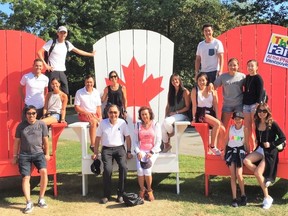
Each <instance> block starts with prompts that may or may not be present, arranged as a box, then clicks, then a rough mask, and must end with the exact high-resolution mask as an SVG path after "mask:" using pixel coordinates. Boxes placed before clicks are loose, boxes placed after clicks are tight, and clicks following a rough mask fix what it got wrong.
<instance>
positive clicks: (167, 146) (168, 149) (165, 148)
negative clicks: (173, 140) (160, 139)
mask: <svg viewBox="0 0 288 216" xmlns="http://www.w3.org/2000/svg"><path fill="white" fill-rule="evenodd" d="M171 148H172V146H171V145H170V144H169V143H166V144H164V149H163V150H162V153H167V152H169V151H170V150H171Z"/></svg>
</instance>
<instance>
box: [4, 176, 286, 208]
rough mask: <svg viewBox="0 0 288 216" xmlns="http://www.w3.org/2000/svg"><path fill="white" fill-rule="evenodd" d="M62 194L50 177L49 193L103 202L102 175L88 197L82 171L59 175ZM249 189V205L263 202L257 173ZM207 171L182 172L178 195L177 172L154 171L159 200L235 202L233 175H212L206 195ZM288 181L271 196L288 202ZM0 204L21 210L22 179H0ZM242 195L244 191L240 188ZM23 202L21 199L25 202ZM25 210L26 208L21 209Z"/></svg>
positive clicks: (34, 183) (133, 182) (130, 181)
mask: <svg viewBox="0 0 288 216" xmlns="http://www.w3.org/2000/svg"><path fill="white" fill-rule="evenodd" d="M57 180H58V197H55V198H54V197H53V196H54V194H53V179H52V177H51V176H49V184H48V188H47V192H46V196H49V197H51V198H53V199H55V200H59V201H63V202H99V201H100V199H101V198H102V195H103V183H102V176H97V177H96V176H94V175H89V176H88V182H89V188H88V194H87V196H82V176H81V173H66V172H61V173H58V174H57ZM244 180H245V190H246V194H247V197H248V202H249V206H251V207H255V206H258V205H259V204H260V203H262V201H263V194H262V190H261V188H260V186H258V184H257V181H256V179H255V178H254V177H253V176H245V177H244ZM117 182H118V173H117V172H115V173H113V178H112V197H113V199H116V187H117ZM126 185H127V186H126V191H127V192H134V193H138V190H139V187H138V182H137V173H136V172H128V177H127V184H126ZM31 188H32V192H31V195H32V196H33V195H34V196H38V194H39V177H32V178H31ZM204 188H205V185H204V174H203V173H202V172H198V171H196V172H189V171H187V170H186V171H185V172H180V194H179V195H177V194H176V174H175V173H171V174H153V190H154V195H155V198H156V199H157V200H169V201H174V202H193V203H196V204H213V205H219V206H220V205H221V206H223V205H224V206H226V205H230V203H231V200H232V198H231V189H230V178H229V177H212V178H211V179H210V190H209V196H208V197H206V196H205V195H204ZM287 188H288V181H287V180H284V179H278V180H277V181H276V182H275V183H274V184H273V185H272V186H270V187H269V192H270V195H271V196H272V197H273V198H274V203H275V204H279V205H286V204H287V203H288V194H287ZM0 191H1V193H0V199H1V200H2V201H1V202H0V206H5V208H11V209H19V211H20V208H19V204H22V205H23V203H15V202H14V201H15V200H14V201H13V203H11V202H10V201H9V197H10V198H11V197H13V198H19V199H21V200H22V201H23V193H22V189H21V178H20V177H13V178H2V179H0ZM237 192H238V194H239V196H240V191H239V189H238V191H237ZM22 201H21V202H22ZM113 201H114V200H113ZM122 207H125V205H124V204H115V205H114V204H113V205H109V206H108V207H107V208H122ZM21 210H22V209H21Z"/></svg>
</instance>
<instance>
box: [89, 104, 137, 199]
mask: <svg viewBox="0 0 288 216" xmlns="http://www.w3.org/2000/svg"><path fill="white" fill-rule="evenodd" d="M119 114H120V111H119V108H118V107H117V105H115V104H112V105H110V106H109V108H108V118H106V119H103V120H102V121H101V122H100V125H99V127H98V129H97V132H96V141H95V148H94V154H93V155H92V159H93V160H96V159H98V153H99V152H98V151H99V144H100V140H101V144H102V152H101V159H102V162H103V168H104V172H103V184H104V197H103V198H102V199H101V201H100V203H101V204H106V203H107V202H108V201H109V200H110V199H111V175H112V171H113V160H115V161H116V162H117V164H118V166H119V180H118V187H117V199H116V202H119V203H122V202H123V193H124V191H125V182H126V176H127V162H126V160H127V159H131V158H132V154H131V138H130V134H129V129H128V126H127V124H126V122H125V120H123V119H121V118H119ZM124 137H125V140H126V145H127V151H126V149H125V146H124V143H125V140H124Z"/></svg>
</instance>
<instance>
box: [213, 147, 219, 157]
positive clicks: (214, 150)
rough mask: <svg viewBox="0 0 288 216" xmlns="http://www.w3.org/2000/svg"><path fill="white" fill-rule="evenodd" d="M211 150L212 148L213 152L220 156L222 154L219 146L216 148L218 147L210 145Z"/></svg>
mask: <svg viewBox="0 0 288 216" xmlns="http://www.w3.org/2000/svg"><path fill="white" fill-rule="evenodd" d="M210 150H211V152H212V153H213V154H214V155H217V156H220V155H221V151H220V150H219V149H218V148H216V147H213V148H212V147H210Z"/></svg>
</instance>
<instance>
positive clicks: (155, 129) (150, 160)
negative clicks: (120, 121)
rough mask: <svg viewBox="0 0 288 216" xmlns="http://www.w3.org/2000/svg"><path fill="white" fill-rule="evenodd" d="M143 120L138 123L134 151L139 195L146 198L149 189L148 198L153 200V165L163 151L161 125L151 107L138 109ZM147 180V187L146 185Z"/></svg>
mask: <svg viewBox="0 0 288 216" xmlns="http://www.w3.org/2000/svg"><path fill="white" fill-rule="evenodd" d="M138 113H139V119H140V120H141V122H138V123H137V130H136V142H135V143H134V151H135V153H136V154H137V160H136V163H137V164H136V165H137V175H138V183H139V186H140V192H139V196H140V197H141V198H142V199H144V194H145V193H146V191H147V194H148V200H149V201H153V200H154V199H155V198H154V195H153V190H152V188H151V185H152V167H153V164H154V162H155V161H156V159H157V157H158V154H159V152H160V151H161V149H160V145H161V140H162V136H161V126H160V125H159V123H158V122H155V121H153V119H154V113H153V111H152V109H151V108H149V107H145V106H144V107H141V108H140V109H139V111H138ZM145 182H146V185H147V189H146V188H145V186H144V183H145Z"/></svg>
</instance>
